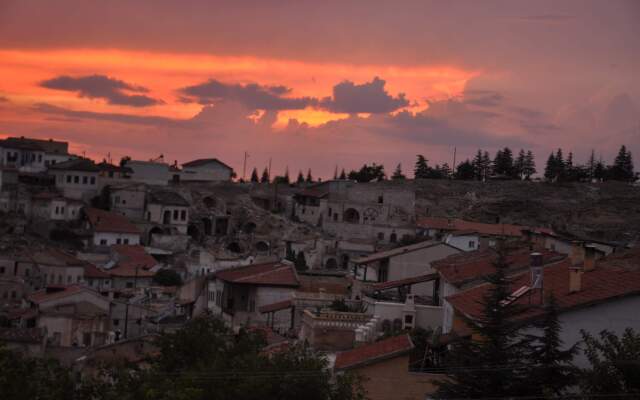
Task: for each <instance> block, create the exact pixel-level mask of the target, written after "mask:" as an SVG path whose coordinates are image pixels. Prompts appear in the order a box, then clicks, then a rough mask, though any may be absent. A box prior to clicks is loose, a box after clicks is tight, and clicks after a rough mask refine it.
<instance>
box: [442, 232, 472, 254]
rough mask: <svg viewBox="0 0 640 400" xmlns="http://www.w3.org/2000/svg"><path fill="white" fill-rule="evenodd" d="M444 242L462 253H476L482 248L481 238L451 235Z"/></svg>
mask: <svg viewBox="0 0 640 400" xmlns="http://www.w3.org/2000/svg"><path fill="white" fill-rule="evenodd" d="M444 242H445V243H446V244H448V245H450V246H453V247H455V248H457V249H460V250H462V251H474V250H478V248H479V247H480V236H478V235H452V234H449V235H447V237H446V238H445V240H444Z"/></svg>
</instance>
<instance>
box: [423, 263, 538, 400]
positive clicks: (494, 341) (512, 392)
mask: <svg viewBox="0 0 640 400" xmlns="http://www.w3.org/2000/svg"><path fill="white" fill-rule="evenodd" d="M494 267H495V272H494V273H493V274H491V275H490V276H489V277H488V278H487V281H488V283H489V284H490V285H491V286H490V289H489V290H488V291H487V293H486V294H485V295H484V297H483V299H482V301H481V304H482V310H483V312H482V315H481V316H479V317H478V318H477V320H476V321H475V323H473V324H472V325H471V329H472V330H473V332H474V336H475V337H477V338H478V339H473V338H472V339H471V340H469V341H467V340H461V341H458V342H457V343H456V344H455V345H454V346H453V348H452V350H451V352H450V354H449V356H450V361H451V363H452V364H453V365H451V368H450V369H449V370H448V371H447V378H448V379H447V380H444V381H437V382H436V385H437V386H438V391H437V392H436V393H435V395H434V398H437V399H466V398H470V399H473V398H510V397H517V396H523V395H526V394H527V387H528V376H529V368H528V367H529V366H530V364H529V361H528V359H527V355H528V354H530V353H531V346H530V343H531V340H530V339H529V338H528V337H525V336H524V335H522V334H521V329H523V326H522V324H520V323H518V321H517V319H516V317H517V316H518V314H519V313H520V312H521V310H522V309H521V307H520V306H519V305H518V304H517V303H516V302H513V301H510V298H511V285H510V283H511V281H510V279H509V278H508V276H507V270H508V268H509V266H508V264H507V263H506V262H505V258H504V254H502V252H500V255H499V257H498V259H497V260H496V262H495V263H494Z"/></svg>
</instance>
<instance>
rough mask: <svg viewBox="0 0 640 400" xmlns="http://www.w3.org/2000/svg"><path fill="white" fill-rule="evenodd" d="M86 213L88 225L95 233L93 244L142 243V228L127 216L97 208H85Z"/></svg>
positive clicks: (93, 233)
mask: <svg viewBox="0 0 640 400" xmlns="http://www.w3.org/2000/svg"><path fill="white" fill-rule="evenodd" d="M85 215H86V217H87V221H86V227H87V229H88V230H90V231H91V233H92V235H93V237H92V241H91V244H92V245H93V246H112V245H116V244H125V245H138V244H140V230H139V229H138V228H137V227H136V226H135V225H133V224H132V223H131V222H129V220H128V219H127V218H126V217H124V216H122V215H120V214H116V213H112V212H109V211H104V210H100V209H97V208H87V209H85Z"/></svg>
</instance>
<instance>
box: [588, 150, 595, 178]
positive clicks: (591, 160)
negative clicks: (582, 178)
mask: <svg viewBox="0 0 640 400" xmlns="http://www.w3.org/2000/svg"><path fill="white" fill-rule="evenodd" d="M596 163H597V161H596V153H595V151H594V150H593V149H591V155H590V156H589V161H588V162H587V171H588V174H589V181H591V180H593V179H594V178H595V172H596Z"/></svg>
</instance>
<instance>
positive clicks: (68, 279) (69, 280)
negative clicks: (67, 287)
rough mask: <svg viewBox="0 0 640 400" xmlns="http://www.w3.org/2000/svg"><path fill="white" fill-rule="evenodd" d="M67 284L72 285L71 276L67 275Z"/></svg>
mask: <svg viewBox="0 0 640 400" xmlns="http://www.w3.org/2000/svg"><path fill="white" fill-rule="evenodd" d="M67 283H71V275H67Z"/></svg>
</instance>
